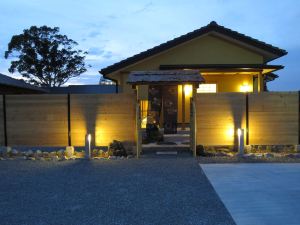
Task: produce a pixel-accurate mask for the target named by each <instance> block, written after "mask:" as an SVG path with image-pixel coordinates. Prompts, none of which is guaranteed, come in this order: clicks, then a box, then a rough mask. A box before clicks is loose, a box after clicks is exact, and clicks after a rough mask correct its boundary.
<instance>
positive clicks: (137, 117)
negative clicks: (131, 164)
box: [135, 86, 142, 158]
mask: <svg viewBox="0 0 300 225" xmlns="http://www.w3.org/2000/svg"><path fill="white" fill-rule="evenodd" d="M135 129H136V132H135V133H136V134H135V135H136V157H137V158H139V157H140V154H141V150H142V134H141V103H140V99H139V86H136V108H135Z"/></svg>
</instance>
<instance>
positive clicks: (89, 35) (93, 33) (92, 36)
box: [88, 31, 101, 38]
mask: <svg viewBox="0 0 300 225" xmlns="http://www.w3.org/2000/svg"><path fill="white" fill-rule="evenodd" d="M100 34H101V32H100V31H91V32H90V33H89V34H88V37H89V38H95V37H97V36H99V35H100Z"/></svg>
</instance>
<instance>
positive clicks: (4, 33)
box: [0, 0, 300, 91]
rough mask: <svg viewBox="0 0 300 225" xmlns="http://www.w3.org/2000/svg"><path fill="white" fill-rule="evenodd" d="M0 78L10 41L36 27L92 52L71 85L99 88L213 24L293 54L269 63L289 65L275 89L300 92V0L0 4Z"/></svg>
mask: <svg viewBox="0 0 300 225" xmlns="http://www.w3.org/2000/svg"><path fill="white" fill-rule="evenodd" d="M0 20H1V23H0V56H1V57H0V73H3V74H6V75H10V76H13V77H16V78H20V76H18V74H10V73H9V72H8V67H9V65H10V61H9V60H5V59H4V52H5V50H6V49H7V44H8V43H9V41H10V39H11V37H12V36H13V35H15V34H20V33H22V31H23V29H26V28H29V27H30V26H32V25H37V26H42V25H47V26H51V27H54V26H58V27H60V32H61V33H62V34H66V35H67V36H68V37H69V38H71V39H73V40H75V41H77V42H78V43H79V46H78V48H80V49H83V50H87V51H88V52H89V55H88V56H87V58H86V62H87V64H90V65H91V66H92V67H91V68H89V69H88V71H87V72H86V73H85V74H83V75H81V76H80V77H79V78H74V79H72V80H70V81H69V82H68V84H97V83H98V82H99V78H100V74H99V73H98V71H99V70H100V69H101V68H103V67H106V66H108V65H110V64H113V63H115V62H118V61H120V60H121V59H124V58H127V57H129V56H132V55H134V54H136V53H139V52H141V51H144V50H146V49H148V48H152V47H154V46H156V45H158V44H160V43H163V42H166V41H168V40H170V39H173V38H175V37H177V36H180V35H183V34H185V33H188V32H190V31H193V30H195V29H198V28H200V27H202V26H205V25H207V24H208V23H209V22H211V21H212V20H215V21H216V22H217V23H218V24H220V25H223V26H225V27H228V28H230V29H233V30H236V31H238V32H241V33H244V34H246V35H249V36H251V37H253V38H257V39H259V40H261V41H264V42H267V43H269V44H272V45H275V46H277V47H280V48H283V49H285V50H287V51H288V55H286V56H284V57H282V58H281V59H278V60H275V61H273V62H271V63H270V64H281V65H284V66H285V68H284V69H283V70H280V71H278V72H277V74H278V75H279V76H280V78H279V79H276V81H274V82H271V83H270V84H269V88H270V90H273V91H281V90H282V91H287V90H291V91H296V90H300V68H299V66H298V64H299V62H300V1H298V0H284V1H282V0H274V1H271V0H269V1H262V0H249V1H246V0H245V1H241V0H227V1H226V0H195V1H188V0H182V1H176V0H165V1H164V0H159V1H151V0H150V1H149V0H136V1H135V0H132V1H123V0H119V1H114V0H85V1H83V0H51V1H49V0H43V1H42V0H23V1H22V0H1V2H0Z"/></svg>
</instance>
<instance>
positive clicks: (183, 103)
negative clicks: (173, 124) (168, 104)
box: [181, 84, 185, 130]
mask: <svg viewBox="0 0 300 225" xmlns="http://www.w3.org/2000/svg"><path fill="white" fill-rule="evenodd" d="M181 92H182V95H181V96H182V97H181V98H182V99H181V102H182V103H181V112H182V113H181V117H182V119H181V130H185V92H184V84H182V91H181Z"/></svg>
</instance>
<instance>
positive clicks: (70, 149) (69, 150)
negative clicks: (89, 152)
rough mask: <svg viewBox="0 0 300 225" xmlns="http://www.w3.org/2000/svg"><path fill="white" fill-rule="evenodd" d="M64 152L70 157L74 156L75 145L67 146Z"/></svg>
mask: <svg viewBox="0 0 300 225" xmlns="http://www.w3.org/2000/svg"><path fill="white" fill-rule="evenodd" d="M64 154H65V156H67V157H68V158H70V157H72V156H73V155H74V147H73V146H67V147H66V150H65V152H64Z"/></svg>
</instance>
